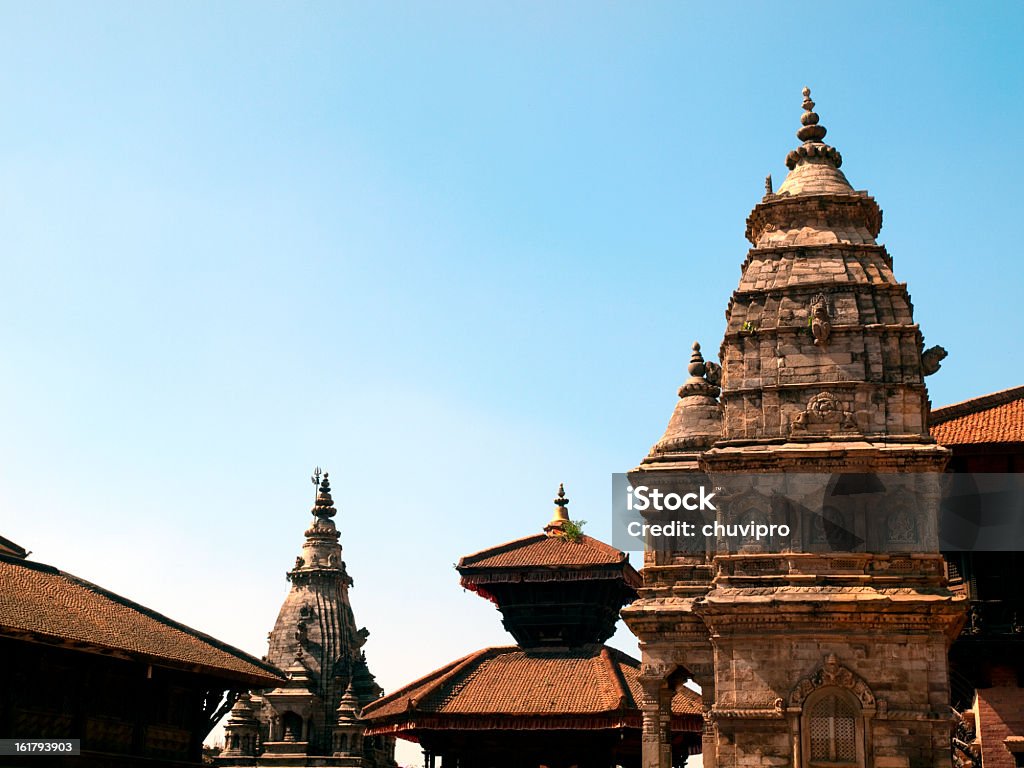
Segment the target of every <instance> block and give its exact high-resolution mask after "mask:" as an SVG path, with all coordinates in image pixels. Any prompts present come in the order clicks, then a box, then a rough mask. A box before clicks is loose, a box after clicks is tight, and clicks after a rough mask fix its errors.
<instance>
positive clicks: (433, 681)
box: [361, 645, 518, 717]
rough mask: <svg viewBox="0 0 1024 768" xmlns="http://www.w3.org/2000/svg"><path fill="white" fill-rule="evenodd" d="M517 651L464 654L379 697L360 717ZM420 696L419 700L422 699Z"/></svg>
mask: <svg viewBox="0 0 1024 768" xmlns="http://www.w3.org/2000/svg"><path fill="white" fill-rule="evenodd" d="M512 650H518V646H514V645H508V646H490V647H488V648H481V649H480V650H479V651H473V652H472V653H469V654H466V655H465V656H463V657H462V658H459V659H455V661H451V662H449V663H447V664H445V665H444V666H442V667H439V668H437V669H435V670H434V671H432V672H428V673H427V674H425V675H423V677H420V678H417V679H416V680H413V681H412V682H411V683H407V684H406V685H403V686H402V687H401V688H399V689H398V690H397V691H393V692H392V693H389V694H388V695H387V696H381V697H380V698H379V699H374V700H373V701H371V702H370V703H369V704H367V705H366V706H364V707H363V710H362V712H361V717H372V716H373V713H374V712H375V711H376V710H378V709H383V708H384V707H385V706H387V705H388V704H392V703H394V702H396V701H399V700H400V699H402V698H408V697H409V694H410V693H412V692H413V691H416V690H418V689H420V688H425V689H426V693H425V695H426V696H429V695H430V694H431V693H433V692H434V691H435V690H436V689H437V688H438V687H439V686H440V685H442V684H443V683H445V682H446V681H447V680H449V679H451V678H452V677H453V676H454V675H455V674H457V673H458V672H460V671H462V670H463V669H465V667H466V666H467V665H468V664H470V663H472V662H474V661H476V660H478V659H480V658H483V657H485V656H486V655H488V654H490V653H494V652H503V651H512ZM423 696H424V695H421V696H420V698H423Z"/></svg>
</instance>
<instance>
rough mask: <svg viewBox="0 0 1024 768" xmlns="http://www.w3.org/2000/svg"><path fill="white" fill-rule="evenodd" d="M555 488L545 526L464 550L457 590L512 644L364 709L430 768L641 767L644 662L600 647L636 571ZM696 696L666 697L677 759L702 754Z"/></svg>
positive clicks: (372, 729) (367, 718) (376, 726)
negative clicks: (578, 524)
mask: <svg viewBox="0 0 1024 768" xmlns="http://www.w3.org/2000/svg"><path fill="white" fill-rule="evenodd" d="M568 503H569V500H568V499H567V498H566V497H565V492H564V490H563V489H562V488H561V487H560V488H559V493H558V497H557V498H556V499H555V514H554V517H553V519H552V520H551V522H549V523H548V524H547V526H545V528H544V531H543V532H541V533H537V534H534V535H532V536H527V537H525V538H521V539H516V540H515V541H510V542H507V543H505V544H500V545H498V546H496V547H490V548H488V549H485V550H483V551H481V552H477V553H475V554H472V555H467V556H465V557H463V558H462V559H461V560H460V561H459V564H458V565H457V566H456V567H457V569H458V571H459V575H460V577H461V583H462V586H463V587H465V588H466V589H469V590H471V591H473V592H475V593H476V594H478V595H479V596H480V597H483V598H484V599H486V600H490V601H491V602H493V603H494V604H495V606H496V607H497V608H498V610H499V611H500V612H501V616H502V624H503V625H504V627H505V629H506V630H508V632H509V633H510V634H511V635H512V637H513V638H515V641H516V645H512V646H500V647H495V648H484V649H483V650H480V651H477V652H475V653H471V654H470V655H468V656H466V657H464V658H461V659H457V660H456V661H453V662H451V663H450V664H448V665H446V666H444V667H442V668H441V669H438V670H436V671H434V672H431V673H430V674H428V675H426V676H425V677H423V678H421V679H419V680H416V681H415V682H412V683H410V684H409V685H407V686H405V687H403V688H401V689H399V690H397V691H395V692H394V693H392V694H390V695H389V696H385V697H383V698H381V699H378V700H377V701H375V702H373V703H371V704H368V705H367V706H366V707H365V708H364V709H363V712H362V715H363V718H364V722H365V725H366V726H367V730H366V734H367V736H370V735H381V736H398V737H401V738H403V739H407V740H410V741H416V742H419V743H420V745H421V746H422V747H423V750H424V755H425V765H426V768H435V766H437V765H438V762H437V761H438V758H440V764H441V766H443V768H524V767H531V766H532V767H534V768H535V767H536V766H546V767H547V768H572V767H574V766H575V767H576V768H613V767H614V766H623V768H638V767H639V765H640V752H641V750H640V734H641V726H642V723H641V713H640V708H639V703H640V701H641V699H642V691H641V687H640V682H639V676H640V662H639V661H637V660H636V659H634V658H632V657H630V656H628V655H626V654H624V653H622V652H621V651H618V650H616V649H614V648H610V647H608V646H607V645H604V641H605V640H607V639H608V638H609V637H611V636H612V634H613V633H614V631H615V623H616V622H617V620H618V611H619V609H620V608H621V607H622V605H624V604H625V603H628V602H629V601H630V600H632V599H633V598H634V597H636V588H637V587H638V586H639V584H640V576H639V574H638V573H637V572H636V571H635V570H634V569H633V567H632V566H631V565H630V564H629V560H628V558H627V557H626V555H625V553H623V552H621V551H619V550H618V549H615V548H614V547H610V546H608V545H607V544H605V543H603V542H600V541H598V540H596V539H593V538H591V537H589V536H585V535H582V534H581V533H580V532H579V530H578V528H574V526H573V524H572V523H571V521H570V520H569V517H568V514H567V512H566V507H567V505H568ZM701 724H702V718H701V714H700V701H699V696H698V695H697V694H696V693H694V692H693V691H692V690H690V689H689V688H679V689H677V690H675V691H673V693H672V696H671V697H670V699H669V700H667V701H666V702H665V710H664V727H665V735H666V742H667V744H668V749H669V750H670V752H671V754H672V756H673V760H675V761H676V762H677V763H683V762H685V760H686V758H687V756H688V755H691V754H694V753H695V752H697V751H699V749H700V729H701Z"/></svg>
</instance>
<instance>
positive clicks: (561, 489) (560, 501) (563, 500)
mask: <svg viewBox="0 0 1024 768" xmlns="http://www.w3.org/2000/svg"><path fill="white" fill-rule="evenodd" d="M555 506H556V507H562V508H564V507H567V506H569V499H568V498H567V497H566V495H565V484H564V483H559V484H558V495H557V496H556V497H555Z"/></svg>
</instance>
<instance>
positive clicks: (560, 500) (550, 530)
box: [544, 483, 569, 536]
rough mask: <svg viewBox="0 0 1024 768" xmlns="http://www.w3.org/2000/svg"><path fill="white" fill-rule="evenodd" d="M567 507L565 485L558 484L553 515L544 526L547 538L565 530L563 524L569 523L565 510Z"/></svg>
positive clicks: (567, 500)
mask: <svg viewBox="0 0 1024 768" xmlns="http://www.w3.org/2000/svg"><path fill="white" fill-rule="evenodd" d="M568 506H569V498H568V497H567V496H566V495H565V485H564V484H562V483H559V484H558V495H557V496H556V497H555V512H554V515H553V516H552V517H551V522H549V523H548V524H547V525H545V526H544V532H545V533H547V534H548V535H549V536H554V535H556V533H557V532H561V531H562V530H563V529H564V528H565V524H566V523H568V522H569V511H568V509H566V508H567V507H568Z"/></svg>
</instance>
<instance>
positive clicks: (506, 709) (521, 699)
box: [362, 644, 702, 735]
mask: <svg viewBox="0 0 1024 768" xmlns="http://www.w3.org/2000/svg"><path fill="white" fill-rule="evenodd" d="M641 697H642V691H641V687H640V662H639V661H637V660H636V659H634V658H632V657H631V656H628V655H627V654H625V653H622V652H621V651H618V650H615V649H614V648H609V647H608V646H605V645H598V644H593V645H587V646H582V647H577V648H571V649H566V648H561V649H550V650H524V649H523V648H520V647H518V646H502V647H492V648H484V649H483V650H480V651H476V652H475V653H471V654H469V655H468V656H464V657H463V658H461V659H458V660H456V661H453V662H451V663H450V664H447V665H446V666H444V667H441V668H440V669H438V670H435V671H434V672H431V673H430V674H429V675H426V676H425V677H422V678H420V679H419V680H416V681H415V682H413V683H410V684H409V685H407V686H405V687H404V688H401V689H400V690H397V691H395V692H394V693H392V694H390V695H389V696H385V697H383V698H381V699H378V700H377V701H374V702H371V703H370V704H367V705H366V707H364V709H363V711H362V717H363V719H364V721H365V722H367V725H368V726H369V730H368V731H367V733H368V734H370V735H372V734H383V733H392V734H393V733H398V732H400V731H401V732H405V733H406V734H410V732H411V731H416V730H438V729H441V730H453V729H459V730H475V729H504V730H518V729H531V730H536V729H565V728H576V729H580V728H582V729H601V728H640V727H641V713H640V701H641ZM672 715H673V729H674V730H677V731H693V732H697V731H699V730H700V729H701V727H702V716H701V704H700V696H699V694H697V693H695V692H694V691H691V690H690V689H689V688H680V690H679V691H678V692H677V693H676V694H675V696H674V698H673V699H672ZM410 735H411V734H410Z"/></svg>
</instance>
